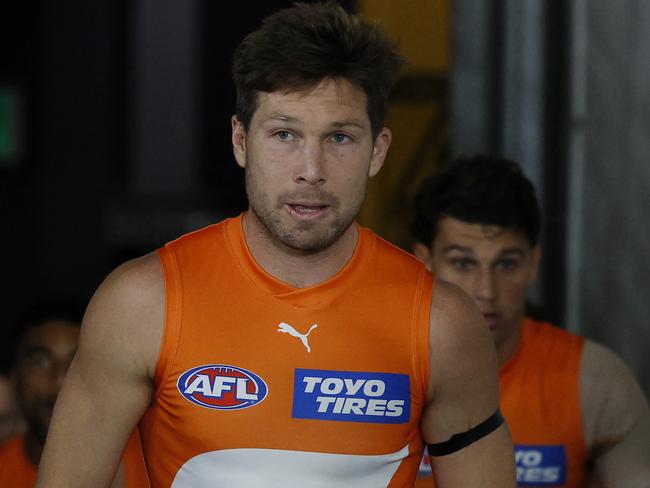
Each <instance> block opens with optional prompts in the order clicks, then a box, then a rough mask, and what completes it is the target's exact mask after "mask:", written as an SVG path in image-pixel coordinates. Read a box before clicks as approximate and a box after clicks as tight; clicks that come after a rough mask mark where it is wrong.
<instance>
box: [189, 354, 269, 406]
mask: <svg viewBox="0 0 650 488" xmlns="http://www.w3.org/2000/svg"><path fill="white" fill-rule="evenodd" d="M176 387H177V388H178V391H179V392H180V393H181V395H183V396H184V397H185V398H186V399H187V400H189V401H190V402H192V403H195V404H197V405H201V406H202V407H206V408H212V409H215V410H238V409H242V408H248V407H252V406H253V405H257V404H258V403H260V402H261V401H262V400H264V399H265V398H266V395H267V394H268V392H269V389H268V387H267V386H266V383H265V382H264V380H263V379H262V378H260V377H259V376H257V375H256V374H255V373H253V372H251V371H247V370H245V369H243V368H238V367H236V366H228V365H225V364H208V365H205V366H197V367H196V368H192V369H189V370H187V371H185V373H183V374H182V375H181V376H180V377H179V378H178V382H177V383H176Z"/></svg>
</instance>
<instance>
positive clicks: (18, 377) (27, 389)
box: [14, 320, 79, 442]
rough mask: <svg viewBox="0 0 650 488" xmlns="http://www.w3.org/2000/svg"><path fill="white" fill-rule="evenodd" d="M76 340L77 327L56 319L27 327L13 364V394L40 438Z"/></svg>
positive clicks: (42, 438) (43, 436) (29, 426)
mask: <svg viewBox="0 0 650 488" xmlns="http://www.w3.org/2000/svg"><path fill="white" fill-rule="evenodd" d="M78 343H79V327H78V326H77V325H76V324H73V323H71V322H67V321H62V320H60V321H59V320H57V321H49V322H44V323H43V324H41V325H39V326H36V327H33V328H31V329H30V330H29V331H28V332H27V334H26V335H25V337H24V338H23V340H22V343H21V345H20V349H19V351H18V359H17V362H16V368H15V373H14V374H15V382H16V394H17V397H18V401H19V403H20V406H21V408H22V412H23V415H24V417H25V420H26V421H27V425H28V428H29V430H30V431H32V432H33V433H34V434H36V435H37V436H38V437H39V438H40V439H41V440H42V441H43V442H45V436H46V435H47V429H48V427H49V425H50V418H51V417H52V410H53V408H54V403H55V401H56V397H57V395H58V394H59V390H60V389H61V384H62V382H63V377H64V376H65V373H66V372H67V371H68V367H69V366H70V362H71V361H72V358H73V357H74V354H75V352H76V350H77V345H78Z"/></svg>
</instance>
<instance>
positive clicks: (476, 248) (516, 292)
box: [416, 217, 540, 348]
mask: <svg viewBox="0 0 650 488" xmlns="http://www.w3.org/2000/svg"><path fill="white" fill-rule="evenodd" d="M416 255H418V256H419V257H420V258H421V259H422V260H423V261H424V262H425V263H426V264H427V265H428V266H429V268H430V269H431V270H432V271H433V272H434V273H435V275H436V276H437V277H438V278H440V279H442V280H445V281H449V282H451V283H454V284H455V285H457V286H459V287H460V288H462V289H463V290H464V291H465V292H466V293H467V294H469V295H470V296H471V297H472V298H474V301H475V302H476V303H477V305H478V307H479V309H480V310H481V311H482V312H483V315H484V316H485V320H486V322H487V324H488V326H489V327H490V330H491V331H492V334H493V338H494V341H495V344H496V346H497V348H500V347H508V346H511V347H510V348H512V347H514V346H516V343H517V342H518V340H519V334H520V330H521V324H522V320H523V317H524V309H525V302H526V292H527V291H528V288H529V287H530V285H531V284H532V282H533V281H534V279H535V278H536V276H537V269H538V266H539V258H540V251H539V248H538V247H534V248H531V246H530V244H529V242H528V240H527V239H526V238H525V237H524V236H523V235H522V234H521V233H519V232H517V231H514V230H512V229H504V228H501V227H498V226H490V225H480V224H470V223H467V222H463V221H461V220H458V219H454V218H452V217H444V218H443V219H441V220H440V221H439V222H438V232H437V235H436V238H435V241H434V242H433V244H432V246H431V248H428V249H427V248H426V247H425V246H423V245H418V247H417V248H416Z"/></svg>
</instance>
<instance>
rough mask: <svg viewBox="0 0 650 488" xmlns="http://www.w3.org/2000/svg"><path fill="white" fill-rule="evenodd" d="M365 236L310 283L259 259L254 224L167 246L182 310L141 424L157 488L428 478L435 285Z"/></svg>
mask: <svg viewBox="0 0 650 488" xmlns="http://www.w3.org/2000/svg"><path fill="white" fill-rule="evenodd" d="M358 229H359V239H358V243H357V247H356V250H355V252H354V254H353V256H352V258H351V259H350V261H349V262H348V264H347V265H346V266H345V267H344V268H343V269H342V270H341V271H340V272H339V273H338V274H336V275H335V276H334V277H332V278H331V279H329V280H327V281H326V282H324V283H321V284H318V285H314V286H311V287H308V288H302V289H297V288H293V287H291V286H289V285H287V284H285V283H282V282H280V281H278V280H276V279H274V278H273V277H271V276H270V275H268V274H267V273H266V272H265V271H264V270H263V269H261V268H260V267H259V266H258V265H257V263H256V262H255V261H254V259H253V257H252V256H251V254H250V252H249V250H248V248H247V245H246V242H245V238H244V235H243V230H242V217H241V216H240V217H238V218H234V219H229V220H226V221H224V222H221V223H219V224H216V225H213V226H210V227H207V228H205V229H203V230H200V231H197V232H194V233H191V234H188V235H186V236H184V237H181V238H180V239H178V240H176V241H174V242H172V243H169V244H167V245H166V246H165V247H164V248H163V249H160V250H159V255H160V259H161V262H162V265H163V270H164V279H165V285H166V293H167V298H166V299H167V304H166V314H167V315H166V324H165V332H164V339H163V344H162V350H161V354H160V357H159V361H158V365H157V370H156V385H157V394H156V398H155V402H154V404H153V405H152V407H151V408H150V409H149V410H148V411H147V412H146V414H145V416H144V417H143V419H142V422H141V424H140V427H141V434H142V438H143V448H144V454H145V459H146V462H147V467H148V471H149V479H150V481H151V486H153V487H156V488H157V487H163V486H164V487H167V486H173V487H190V486H191V487H208V486H210V487H218V486H227V487H233V486H236V487H238V488H246V487H259V486H271V487H273V486H277V487H332V486H345V487H348V486H354V487H357V488H363V487H373V488H377V487H380V486H384V487H388V486H390V487H405V486H412V485H413V482H414V480H415V476H416V473H417V470H418V466H419V463H420V459H421V457H422V439H421V436H420V432H419V421H420V416H421V411H422V408H423V403H424V400H425V393H426V384H427V375H428V360H427V348H428V338H427V337H428V321H429V307H430V296H431V290H432V286H433V282H432V278H431V276H430V275H429V274H428V273H427V272H426V270H425V269H424V267H423V266H422V265H421V264H420V263H419V262H417V261H416V260H415V259H414V258H413V257H412V256H410V255H408V254H407V253H404V252H403V251H401V250H399V249H397V248H395V247H393V246H391V245H390V244H388V243H386V242H384V241H382V240H381V239H380V238H378V237H377V236H375V235H374V234H373V233H372V232H370V231H369V230H366V229H363V228H361V227H358Z"/></svg>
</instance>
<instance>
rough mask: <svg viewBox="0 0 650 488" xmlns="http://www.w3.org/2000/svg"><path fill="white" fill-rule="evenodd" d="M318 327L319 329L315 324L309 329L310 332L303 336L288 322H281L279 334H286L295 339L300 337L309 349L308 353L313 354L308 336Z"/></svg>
mask: <svg viewBox="0 0 650 488" xmlns="http://www.w3.org/2000/svg"><path fill="white" fill-rule="evenodd" d="M316 327H318V325H317V324H314V325H312V326H311V327H310V328H309V331H308V332H307V333H306V334H301V333H300V332H298V331H297V330H296V329H294V328H293V327H292V326H290V325H289V324H287V323H286V322H280V323H279V324H278V332H283V333H285V334H289V335H292V336H293V337H298V338H299V339H300V340H301V341H302V345H303V346H305V347H306V348H307V352H311V348H310V347H309V341H308V340H307V336H308V335H309V334H311V331H312V330H314V329H315V328H316Z"/></svg>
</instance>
